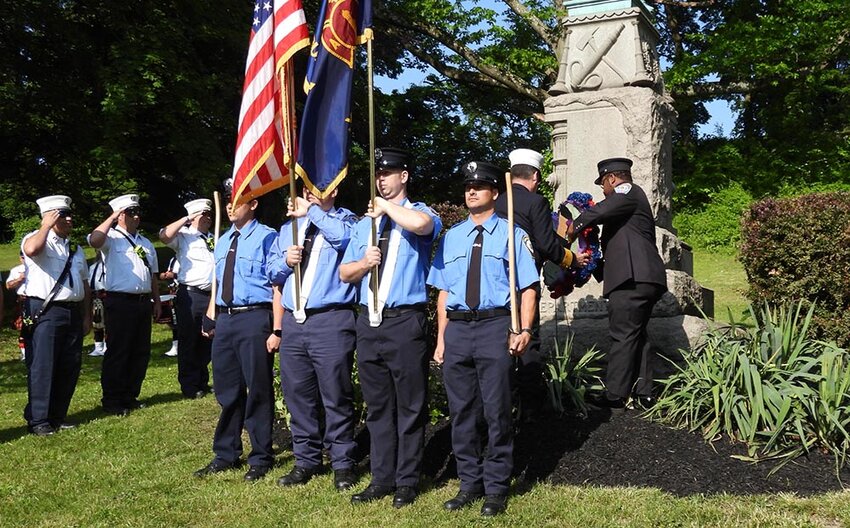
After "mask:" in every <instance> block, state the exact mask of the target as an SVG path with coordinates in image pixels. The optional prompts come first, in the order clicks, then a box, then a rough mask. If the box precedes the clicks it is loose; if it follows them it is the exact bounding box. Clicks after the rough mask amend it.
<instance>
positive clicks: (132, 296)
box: [106, 291, 151, 301]
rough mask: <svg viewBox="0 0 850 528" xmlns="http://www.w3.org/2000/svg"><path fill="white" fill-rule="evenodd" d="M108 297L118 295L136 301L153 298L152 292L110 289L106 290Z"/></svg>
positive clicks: (120, 297)
mask: <svg viewBox="0 0 850 528" xmlns="http://www.w3.org/2000/svg"><path fill="white" fill-rule="evenodd" d="M106 296H107V297H117V298H119V299H132V300H134V301H144V300H149V299H150V298H151V294H150V293H124V292H115V291H108V292H106Z"/></svg>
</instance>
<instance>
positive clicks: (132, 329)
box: [100, 292, 153, 410]
mask: <svg viewBox="0 0 850 528" xmlns="http://www.w3.org/2000/svg"><path fill="white" fill-rule="evenodd" d="M103 308H104V313H105V317H106V354H105V355H104V356H103V365H102V366H101V373H100V386H101V388H102V389H103V398H102V399H101V402H102V403H103V407H104V408H105V409H109V410H113V409H120V408H128V407H132V406H133V404H134V403H135V402H136V401H137V400H138V398H139V394H141V392H142V382H143V381H144V380H145V375H146V374H147V371H148V362H149V361H150V359H151V314H152V311H153V307H152V305H151V298H150V295H147V294H143V295H127V294H123V293H114V292H107V293H106V298H105V299H104V300H103Z"/></svg>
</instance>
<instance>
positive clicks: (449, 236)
mask: <svg viewBox="0 0 850 528" xmlns="http://www.w3.org/2000/svg"><path fill="white" fill-rule="evenodd" d="M483 226H484V242H483V247H482V251H481V297H480V304H479V305H478V310H491V309H493V308H509V307H510V286H509V284H508V282H509V281H508V279H509V271H508V221H507V220H505V219H504V218H501V217H499V216H497V215H495V214H494V215H492V216H491V217H490V218H488V219H487V221H485V222H484V224H483ZM477 235H478V232H477V231H476V230H475V224H474V223H473V222H472V220H470V219H469V218H467V219H466V220H464V221H463V222H461V223H459V224H457V225H455V226H454V227H452V228H451V229H449V230H448V231H447V232H446V236H445V237H444V238H443V242H442V243H441V244H440V247H439V248H437V254H436V255H435V256H434V263H433V264H431V271H430V272H429V273H428V284H430V285H431V286H433V287H435V288H438V289H440V290H445V291H446V292H448V294H449V295H448V298H447V299H446V310H469V309H470V308H469V306H467V305H466V276H467V272H468V269H469V259H470V258H471V256H472V243H473V242H474V241H475V237H476V236H477ZM514 240H515V241H516V242H515V247H514V253H515V254H516V277H517V289H519V290H522V289H524V288H527V287H529V286H531V285H532V284H534V283H535V282H537V281H538V280H540V277H539V276H538V274H537V268H536V267H535V265H534V257H533V256H532V252H531V244H530V242H529V239H528V235H527V234H526V233H525V231H523V230H522V228H520V227H516V226H515V227H514Z"/></svg>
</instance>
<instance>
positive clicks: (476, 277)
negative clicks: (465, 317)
mask: <svg viewBox="0 0 850 528" xmlns="http://www.w3.org/2000/svg"><path fill="white" fill-rule="evenodd" d="M475 230H476V231H478V235H477V236H476V237H475V241H474V242H473V243H472V256H471V257H469V271H468V272H467V274H466V305H467V306H468V307H469V309H470V310H475V309H476V308H478V305H479V304H480V303H481V249H482V246H483V245H484V226H480V225H479V226H475Z"/></svg>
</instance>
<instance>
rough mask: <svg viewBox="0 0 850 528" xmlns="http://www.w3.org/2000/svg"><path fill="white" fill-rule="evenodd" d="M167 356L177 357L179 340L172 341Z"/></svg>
mask: <svg viewBox="0 0 850 528" xmlns="http://www.w3.org/2000/svg"><path fill="white" fill-rule="evenodd" d="M165 356H166V357H177V341H172V342H171V348H170V349H168V352H166V353H165Z"/></svg>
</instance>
